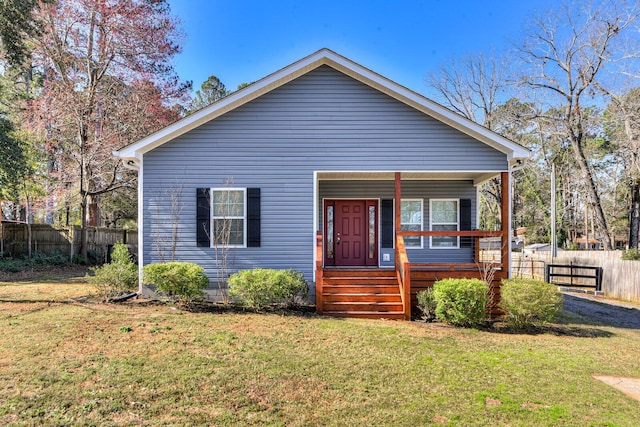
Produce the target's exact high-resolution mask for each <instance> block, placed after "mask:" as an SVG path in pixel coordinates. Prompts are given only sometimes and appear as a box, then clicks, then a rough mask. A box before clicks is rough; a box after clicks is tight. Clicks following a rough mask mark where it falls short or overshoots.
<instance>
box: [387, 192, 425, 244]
mask: <svg viewBox="0 0 640 427" xmlns="http://www.w3.org/2000/svg"><path fill="white" fill-rule="evenodd" d="M402 202H420V231H423V230H424V199H401V200H400V230H401V231H402V225H403V223H402ZM408 224H417V223H413V222H412V223H408ZM419 239H420V246H409V245H407V243H406V241H405V245H404V247H405V248H406V249H407V250H411V249H424V243H423V240H424V239H423V238H422V236H420V237H419ZM394 244H395V242H394Z"/></svg>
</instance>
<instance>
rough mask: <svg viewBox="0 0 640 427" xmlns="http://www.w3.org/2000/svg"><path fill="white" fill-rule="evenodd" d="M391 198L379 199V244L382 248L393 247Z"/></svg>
mask: <svg viewBox="0 0 640 427" xmlns="http://www.w3.org/2000/svg"><path fill="white" fill-rule="evenodd" d="M393 217H394V212H393V199H386V200H381V201H380V224H381V226H382V235H381V238H380V246H381V247H383V248H393Z"/></svg>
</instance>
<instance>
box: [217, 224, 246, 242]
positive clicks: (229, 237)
mask: <svg viewBox="0 0 640 427" xmlns="http://www.w3.org/2000/svg"><path fill="white" fill-rule="evenodd" d="M213 227H214V229H213V233H214V235H215V243H216V244H217V245H219V246H242V245H244V220H243V219H214V220H213Z"/></svg>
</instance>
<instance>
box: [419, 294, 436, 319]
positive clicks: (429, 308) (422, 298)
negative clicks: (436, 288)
mask: <svg viewBox="0 0 640 427" xmlns="http://www.w3.org/2000/svg"><path fill="white" fill-rule="evenodd" d="M417 296H418V309H420V311H422V314H423V315H424V317H425V318H426V320H427V321H428V322H430V321H433V320H434V319H435V318H436V307H437V306H438V303H437V302H436V299H435V298H434V296H433V288H429V289H425V290H424V291H420V292H418V295H417Z"/></svg>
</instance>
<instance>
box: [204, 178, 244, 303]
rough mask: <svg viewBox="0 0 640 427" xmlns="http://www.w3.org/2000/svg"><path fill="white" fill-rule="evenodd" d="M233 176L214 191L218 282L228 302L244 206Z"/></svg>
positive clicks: (224, 301) (214, 229)
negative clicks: (228, 283) (239, 220)
mask: <svg viewBox="0 0 640 427" xmlns="http://www.w3.org/2000/svg"><path fill="white" fill-rule="evenodd" d="M233 182H234V181H233V178H231V177H228V178H226V179H225V181H224V189H222V190H219V191H217V192H215V193H212V197H213V217H214V218H213V227H212V229H213V239H212V240H213V247H214V253H215V261H216V284H217V286H218V290H219V291H220V295H221V297H222V302H223V303H225V304H226V303H227V302H228V294H227V279H228V276H229V272H230V271H231V269H232V268H233V264H234V256H235V251H234V250H233V248H234V247H235V245H237V244H238V243H239V242H238V239H239V236H240V234H239V231H240V230H239V229H238V226H239V222H238V220H237V217H238V216H242V213H241V212H238V210H239V209H241V207H242V202H243V200H241V196H240V192H239V191H236V190H233V189H232V187H233Z"/></svg>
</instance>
